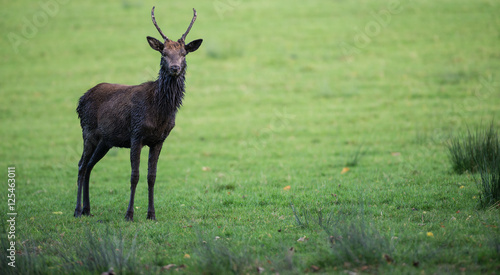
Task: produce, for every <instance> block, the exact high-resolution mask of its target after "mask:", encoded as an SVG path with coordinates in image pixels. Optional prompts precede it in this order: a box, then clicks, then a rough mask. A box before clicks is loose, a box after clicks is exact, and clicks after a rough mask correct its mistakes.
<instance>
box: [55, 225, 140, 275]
mask: <svg viewBox="0 0 500 275" xmlns="http://www.w3.org/2000/svg"><path fill="white" fill-rule="evenodd" d="M86 235H87V236H86V238H85V239H84V241H83V242H82V243H81V247H80V248H79V249H77V250H76V254H75V255H74V256H73V257H67V256H63V255H61V256H63V257H64V258H65V261H66V263H68V264H67V265H68V266H69V267H70V268H75V269H79V268H82V269H83V270H86V271H91V272H98V273H100V272H104V271H107V270H110V269H111V268H112V269H113V270H114V271H115V272H116V273H117V274H137V273H139V272H140V271H141V269H140V265H139V261H138V259H137V257H136V256H137V255H136V254H137V251H136V238H137V235H136V236H134V238H133V239H132V241H131V244H130V247H128V248H127V247H126V246H125V237H124V236H123V235H122V233H121V232H118V234H113V233H111V232H110V230H109V229H106V232H105V233H104V234H97V233H93V232H91V231H90V230H89V231H88V232H87V234H86Z"/></svg>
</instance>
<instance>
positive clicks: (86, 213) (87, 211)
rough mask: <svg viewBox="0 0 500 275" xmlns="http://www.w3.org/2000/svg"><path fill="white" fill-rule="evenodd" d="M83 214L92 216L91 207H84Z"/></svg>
mask: <svg viewBox="0 0 500 275" xmlns="http://www.w3.org/2000/svg"><path fill="white" fill-rule="evenodd" d="M82 215H84V216H92V215H91V214H90V208H83V211H82Z"/></svg>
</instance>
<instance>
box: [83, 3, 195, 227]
mask: <svg viewBox="0 0 500 275" xmlns="http://www.w3.org/2000/svg"><path fill="white" fill-rule="evenodd" d="M193 12H194V15H193V19H192V20H191V23H190V24H189V27H188V28H187V31H186V32H185V33H184V34H183V35H182V37H181V38H180V39H179V40H177V41H173V40H170V39H168V38H167V36H165V35H164V34H163V32H162V31H161V29H160V27H158V24H157V23H156V19H155V15H154V7H153V9H152V10H151V19H152V21H153V24H154V25H155V27H156V29H157V30H158V32H159V33H160V34H161V36H162V37H163V39H164V42H163V43H162V42H160V41H159V40H158V39H156V38H153V37H150V36H148V37H147V40H148V43H149V46H151V48H153V50H156V51H158V52H160V53H161V62H160V72H159V75H158V79H157V80H156V81H149V82H145V83H143V84H141V85H136V86H126V85H119V84H109V83H101V84H98V85H97V86H95V87H93V88H92V89H90V90H88V91H87V92H86V93H85V94H84V95H83V96H82V97H81V98H80V101H79V103H78V107H77V109H76V111H77V113H78V116H79V118H80V125H81V127H82V135H83V153H82V158H81V159H80V162H79V163H78V166H79V169H78V193H77V197H76V209H75V214H74V216H75V217H80V216H81V215H90V201H89V178H90V173H91V171H92V168H93V167H94V166H95V165H96V163H97V162H98V161H99V160H101V159H102V158H103V157H104V155H106V153H107V152H108V151H109V149H111V148H112V147H125V148H130V164H131V166H132V172H131V176H130V202H129V205H128V208H127V212H126V214H125V219H127V220H130V221H132V220H133V219H134V196H135V188H136V186H137V182H138V181H139V163H140V156H141V149H142V147H143V146H144V145H147V146H149V161H148V176H147V181H148V199H149V202H148V215H147V218H148V219H151V220H155V219H156V216H155V208H154V185H155V180H156V165H157V163H158V157H159V155H160V151H161V148H162V145H163V141H165V139H166V138H167V137H168V135H169V133H170V131H171V130H172V128H174V125H175V116H176V114H177V111H178V110H179V108H180V106H181V105H182V99H183V97H184V81H185V73H186V55H187V54H188V53H190V52H194V51H196V50H197V49H198V48H199V47H200V45H201V43H202V42H203V40H202V39H198V40H194V41H192V42H190V43H188V44H185V39H186V36H187V35H188V33H189V31H190V30H191V27H192V26H193V23H194V21H195V20H196V10H195V9H193ZM82 190H83V209H82V201H81V196H82Z"/></svg>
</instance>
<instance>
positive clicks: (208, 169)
mask: <svg viewBox="0 0 500 275" xmlns="http://www.w3.org/2000/svg"><path fill="white" fill-rule="evenodd" d="M201 171H204V172H207V171H210V167H207V166H203V167H201Z"/></svg>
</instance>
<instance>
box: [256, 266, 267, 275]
mask: <svg viewBox="0 0 500 275" xmlns="http://www.w3.org/2000/svg"><path fill="white" fill-rule="evenodd" d="M264 270H265V269H264V268H263V267H260V266H259V267H257V272H258V273H262V272H264Z"/></svg>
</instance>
